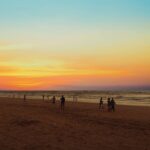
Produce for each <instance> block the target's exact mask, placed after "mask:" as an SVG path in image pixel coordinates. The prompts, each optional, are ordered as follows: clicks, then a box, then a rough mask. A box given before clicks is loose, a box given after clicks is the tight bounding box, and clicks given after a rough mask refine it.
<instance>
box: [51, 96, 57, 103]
mask: <svg viewBox="0 0 150 150" xmlns="http://www.w3.org/2000/svg"><path fill="white" fill-rule="evenodd" d="M55 102H56V97H55V96H53V98H52V103H53V104H55Z"/></svg>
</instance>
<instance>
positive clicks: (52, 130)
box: [0, 98, 150, 150]
mask: <svg viewBox="0 0 150 150" xmlns="http://www.w3.org/2000/svg"><path fill="white" fill-rule="evenodd" d="M104 107H105V108H104V110H103V111H100V110H99V109H98V104H96V103H82V102H66V104H65V110H64V111H61V110H60V103H59V101H57V102H56V104H52V103H51V102H49V101H48V100H46V101H42V100H27V101H26V102H24V101H23V99H15V98H0V149H1V150H149V149H150V143H149V141H150V107H146V106H123V105H117V106H116V111H115V112H107V107H106V105H105V106H104Z"/></svg>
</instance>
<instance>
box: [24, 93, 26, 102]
mask: <svg viewBox="0 0 150 150" xmlns="http://www.w3.org/2000/svg"><path fill="white" fill-rule="evenodd" d="M23 100H24V102H25V101H26V94H24V96H23Z"/></svg>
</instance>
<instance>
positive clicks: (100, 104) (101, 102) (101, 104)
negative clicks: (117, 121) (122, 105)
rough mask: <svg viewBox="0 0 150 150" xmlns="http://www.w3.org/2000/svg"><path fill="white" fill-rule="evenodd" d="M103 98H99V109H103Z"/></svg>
mask: <svg viewBox="0 0 150 150" xmlns="http://www.w3.org/2000/svg"><path fill="white" fill-rule="evenodd" d="M103 104H104V103H103V98H102V97H101V98H100V101H99V109H104V105H103Z"/></svg>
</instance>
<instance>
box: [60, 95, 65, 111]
mask: <svg viewBox="0 0 150 150" xmlns="http://www.w3.org/2000/svg"><path fill="white" fill-rule="evenodd" d="M60 102H61V110H64V107H65V97H64V96H63V95H62V97H61V98H60Z"/></svg>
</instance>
